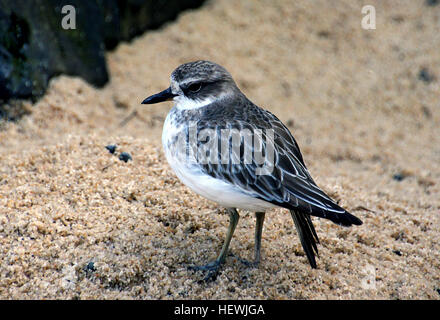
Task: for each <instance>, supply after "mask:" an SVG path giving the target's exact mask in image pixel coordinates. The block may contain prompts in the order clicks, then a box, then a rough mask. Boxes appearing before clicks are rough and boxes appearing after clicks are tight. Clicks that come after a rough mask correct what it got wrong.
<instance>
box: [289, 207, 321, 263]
mask: <svg viewBox="0 0 440 320" xmlns="http://www.w3.org/2000/svg"><path fill="white" fill-rule="evenodd" d="M290 214H291V215H292V219H293V222H294V223H295V226H296V230H297V231H298V235H299V238H300V240H301V244H302V246H303V248H304V251H305V252H306V255H307V259H308V260H309V263H310V265H311V266H312V268H316V261H315V253H316V255H318V247H317V246H316V243H319V239H318V235H317V234H316V231H315V227H314V226H313V223H312V219H311V218H310V215H308V214H305V213H302V212H299V211H295V210H290ZM318 256H319V255H318Z"/></svg>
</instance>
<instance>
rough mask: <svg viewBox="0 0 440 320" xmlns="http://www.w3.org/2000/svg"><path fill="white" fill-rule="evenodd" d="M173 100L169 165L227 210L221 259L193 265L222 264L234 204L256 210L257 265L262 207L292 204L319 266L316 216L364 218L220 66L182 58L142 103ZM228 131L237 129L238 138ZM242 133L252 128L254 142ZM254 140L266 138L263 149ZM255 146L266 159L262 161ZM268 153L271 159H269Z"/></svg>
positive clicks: (343, 221) (345, 222)
mask: <svg viewBox="0 0 440 320" xmlns="http://www.w3.org/2000/svg"><path fill="white" fill-rule="evenodd" d="M169 100H174V102H175V104H174V106H173V108H172V109H171V110H170V112H169V113H168V115H167V117H166V120H165V123H164V127H163V133H162V143H163V147H164V151H165V155H166V158H167V160H168V162H169V164H170V166H171V167H172V169H173V170H174V172H175V173H176V175H177V176H178V177H179V178H180V180H181V181H182V182H183V183H184V184H185V185H187V186H188V187H189V188H191V189H192V190H193V191H195V192H196V193H198V194H200V195H201V196H203V197H205V198H207V199H209V200H212V201H214V202H217V203H218V204H220V205H221V206H223V207H225V208H226V210H227V212H228V213H229V216H230V223H229V228H228V231H227V234H226V239H225V241H224V243H223V247H222V249H221V252H220V254H219V256H218V258H217V259H216V260H215V261H213V262H211V263H208V264H207V265H204V266H197V267H193V269H196V270H206V271H208V272H209V275H212V274H213V273H215V272H217V271H218V269H219V267H220V265H221V264H222V263H223V262H224V261H225V258H226V255H227V252H228V247H229V244H230V241H231V238H232V236H233V233H234V230H235V227H236V226H237V223H238V220H239V214H238V212H237V209H244V210H249V211H253V212H255V216H256V229H255V257H254V261H253V262H252V263H251V264H252V265H255V266H256V265H258V264H259V261H260V248H261V237H262V231H263V223H264V217H265V212H266V211H267V210H269V209H271V208H275V207H281V208H286V209H288V210H290V214H291V216H292V219H293V222H294V224H295V226H296V229H297V231H298V235H299V238H300V241H301V244H302V246H303V249H304V251H305V253H306V255H307V258H308V261H309V263H310V266H311V267H312V268H316V260H315V253H316V254H318V248H317V243H319V239H318V236H317V234H316V231H315V228H314V226H313V223H312V220H311V216H315V217H320V218H326V219H329V220H331V221H333V222H334V223H336V224H339V225H342V226H351V225H361V224H362V221H361V220H359V219H358V218H357V217H355V216H353V215H352V214H350V213H349V212H347V211H346V210H345V209H343V208H342V207H340V206H339V205H338V204H336V203H335V202H334V201H333V200H332V199H331V198H330V197H329V196H327V195H326V194H325V193H324V192H323V191H322V190H321V189H320V188H319V187H318V186H317V185H316V183H315V182H314V181H313V179H312V177H311V176H310V174H309V171H308V170H307V168H306V165H305V163H304V160H303V157H302V155H301V152H300V149H299V146H298V144H297V142H296V141H295V139H294V137H293V135H292V134H291V133H290V131H289V129H288V128H287V127H286V126H285V125H284V124H283V123H282V122H281V121H280V120H279V119H278V118H277V117H276V116H275V115H274V114H272V113H271V112H269V111H267V110H264V109H262V108H260V107H258V106H257V105H255V104H254V103H252V102H251V101H250V100H249V99H248V98H247V97H246V96H245V95H244V94H243V93H242V92H241V91H240V89H239V88H238V87H237V85H236V83H235V82H234V80H233V79H232V76H231V75H230V73H229V72H228V71H226V69H225V68H223V67H222V66H220V65H218V64H216V63H213V62H210V61H202V60H200V61H195V62H189V63H185V64H182V65H180V66H179V67H178V68H177V69H175V70H174V71H173V72H172V74H171V85H170V87H169V88H168V89H166V90H164V91H162V92H160V93H157V94H155V95H152V96H150V97H148V98H146V99H145V100H144V101H142V104H153V103H158V102H162V101H169ZM227 130H229V131H227ZM225 131H226V132H227V134H223V133H224V132H225ZM206 132H208V134H206ZM231 132H235V133H237V132H238V135H239V139H238V140H237V139H236V140H235V144H234V141H233V135H231V134H230V133H231ZM243 132H246V133H247V134H249V132H250V133H251V138H253V139H251V140H252V141H253V143H252V142H249V141H250V140H247V139H245V136H246V135H245V134H242V133H243ZM200 136H202V137H200ZM257 137H259V139H256V138H257ZM182 138H183V139H182ZM269 138H271V139H269ZM256 140H259V141H260V142H261V143H260V144H259V148H257V145H256V144H255V141H256ZM270 140H271V141H270ZM237 141H238V144H237ZM206 146H208V148H207V147H206ZM199 149H202V150H203V152H202V153H200V150H199ZM247 151H249V152H247ZM257 151H258V152H260V154H259V155H260V157H261V156H263V157H264V162H263V161H262V160H261V159H260V160H259V161H257ZM271 152H272V153H273V154H272V159H271V161H267V159H270V157H269V156H270V153H271ZM200 154H203V156H202V157H200ZM245 154H246V156H248V158H247V159H245ZM223 156H224V157H223ZM246 160H247V161H246ZM262 167H265V169H266V171H264V170H263V171H261V169H262ZM258 170H260V171H261V172H259V171H258Z"/></svg>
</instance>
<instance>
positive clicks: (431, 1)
mask: <svg viewBox="0 0 440 320" xmlns="http://www.w3.org/2000/svg"><path fill="white" fill-rule="evenodd" d="M439 3H440V0H426V1H425V4H426V5H427V6H431V7H433V6H436V5H438V4H439Z"/></svg>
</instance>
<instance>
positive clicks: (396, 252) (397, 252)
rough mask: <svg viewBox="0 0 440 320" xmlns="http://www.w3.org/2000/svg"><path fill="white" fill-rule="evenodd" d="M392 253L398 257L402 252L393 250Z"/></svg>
mask: <svg viewBox="0 0 440 320" xmlns="http://www.w3.org/2000/svg"><path fill="white" fill-rule="evenodd" d="M393 253H395V254H397V255H398V256H399V257H401V256H402V252H400V250H393Z"/></svg>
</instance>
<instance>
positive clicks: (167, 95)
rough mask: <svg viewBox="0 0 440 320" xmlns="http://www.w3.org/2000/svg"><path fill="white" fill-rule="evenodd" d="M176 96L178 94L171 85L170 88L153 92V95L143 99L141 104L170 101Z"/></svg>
mask: <svg viewBox="0 0 440 320" xmlns="http://www.w3.org/2000/svg"><path fill="white" fill-rule="evenodd" d="M175 96H176V95H175V94H173V93H172V92H171V87H169V88H168V89H166V90H164V91H162V92H159V93H156V94H153V95H152V96H150V97H148V98H147V99H145V100H144V101H142V102H141V104H153V103H159V102H164V101H170V100H171V99H173V97H175Z"/></svg>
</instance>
